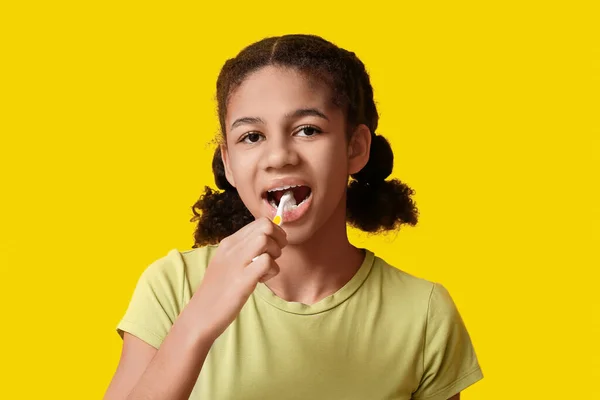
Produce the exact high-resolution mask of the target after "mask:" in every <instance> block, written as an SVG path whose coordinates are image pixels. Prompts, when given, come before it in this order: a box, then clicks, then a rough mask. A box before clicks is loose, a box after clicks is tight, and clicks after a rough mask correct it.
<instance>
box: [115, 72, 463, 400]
mask: <svg viewBox="0 0 600 400" xmlns="http://www.w3.org/2000/svg"><path fill="white" fill-rule="evenodd" d="M330 99H331V93H330V92H329V89H328V88H327V87H326V86H322V85H319V84H318V83H317V82H311V81H309V80H306V79H305V77H304V76H302V75H301V74H300V73H298V72H296V71H294V70H289V69H281V68H275V67H266V68H263V69H261V70H259V71H256V72H255V73H254V74H252V75H251V76H249V77H248V78H247V79H246V80H245V81H244V83H243V84H242V85H241V86H240V87H239V88H238V89H237V90H236V91H235V92H234V93H233V95H232V97H231V99H230V102H229V104H228V110H227V116H226V120H227V126H228V127H231V125H232V123H233V122H234V121H236V120H238V119H239V118H243V117H259V118H260V119H261V120H262V122H257V121H254V122H253V123H251V124H250V123H245V124H238V125H237V126H236V127H235V128H233V129H229V128H228V129H227V133H226V136H227V137H226V143H225V144H224V145H223V146H222V154H223V161H224V164H225V169H226V175H227V179H228V180H229V182H230V183H231V184H232V185H233V186H235V187H236V188H237V189H238V192H239V194H240V196H241V198H242V200H243V201H244V203H245V204H246V206H247V207H248V209H249V210H250V212H251V213H252V214H253V215H254V216H255V217H256V218H257V221H254V222H253V223H252V224H249V225H248V226H246V227H244V228H242V229H241V230H240V231H238V232H236V233H235V234H234V235H232V237H229V238H227V239H225V241H226V243H224V242H225V241H224V242H222V243H221V244H222V246H220V253H219V254H220V256H219V257H216V256H215V259H214V260H212V261H211V263H215V262H216V263H217V264H219V265H217V266H214V265H213V266H211V267H210V268H208V271H207V275H206V277H205V279H204V282H203V287H202V289H199V290H198V291H197V292H196V293H195V294H194V296H193V297H192V299H191V300H190V303H189V304H188V305H187V306H186V308H185V309H184V311H183V312H182V313H181V315H180V316H179V317H178V319H177V321H176V322H175V324H174V325H173V328H172V329H171V331H170V332H169V334H168V335H167V337H166V338H165V340H164V342H163V344H162V345H161V347H160V350H157V349H155V348H154V347H152V346H150V345H149V344H147V343H145V342H144V341H142V340H141V339H139V338H137V337H135V336H133V335H131V334H129V333H127V332H125V334H124V341H123V350H122V354H121V358H120V360H119V366H118V368H117V371H116V373H115V376H114V377H113V380H112V381H111V384H110V385H109V388H108V389H107V393H106V394H105V397H104V398H105V399H124V398H128V399H138V398H144V399H146V398H157V399H163V398H164V399H186V398H188V397H189V394H190V392H191V390H192V387H193V385H194V384H195V381H196V378H197V376H198V373H199V372H200V370H201V367H202V364H203V363H204V360H205V357H206V355H207V353H208V351H209V350H210V347H211V345H212V342H213V341H214V340H215V337H216V336H217V334H212V333H207V332H204V329H199V327H201V326H206V327H208V326H211V327H214V326H215V325H218V324H221V325H223V326H221V327H220V329H219V330H218V331H219V332H221V331H222V330H223V329H224V327H225V326H226V325H228V324H229V323H230V322H231V320H232V319H233V318H235V315H237V313H238V312H239V308H240V307H241V305H240V304H234V305H231V304H229V303H231V302H234V303H235V299H237V298H240V295H239V293H237V292H239V291H240V290H242V289H243V290H247V291H251V289H253V288H254V287H255V284H256V282H257V281H258V280H259V278H260V277H261V276H262V277H263V278H265V277H266V278H267V279H265V282H266V281H267V280H268V282H266V283H268V286H269V288H270V289H271V290H272V291H273V292H274V293H275V294H277V295H278V296H279V297H281V298H283V299H285V300H287V301H297V302H302V303H305V304H313V303H316V302H318V301H319V300H321V299H322V298H324V297H326V296H328V295H330V294H332V293H334V292H336V291H337V290H339V289H340V288H341V287H342V286H343V285H344V284H345V283H347V282H348V280H350V279H351V278H352V276H354V274H355V273H356V271H357V269H358V268H359V267H360V265H361V263H362V261H363V259H364V254H363V253H362V252H361V251H359V249H357V248H356V247H354V246H352V245H351V244H350V243H349V241H348V237H347V234H346V222H345V211H346V197H345V187H346V184H347V181H348V176H349V175H350V174H353V173H355V172H358V171H360V170H361V169H362V168H363V167H364V166H365V164H366V163H367V161H368V158H369V148H370V144H371V133H370V132H369V129H368V128H367V127H366V126H365V125H359V126H358V127H356V128H355V129H354V130H353V135H352V137H351V139H350V141H348V140H347V138H346V124H345V117H344V114H343V111H342V110H340V109H339V108H337V107H335V106H334V105H332V104H331V102H330ZM307 108H314V109H318V110H320V111H321V112H322V113H323V114H324V115H325V116H326V119H325V118H321V117H318V116H314V115H304V116H302V117H296V118H285V117H284V116H285V115H286V114H288V113H290V112H294V111H296V110H298V109H307ZM246 121H247V120H246ZM306 125H310V126H311V127H314V128H315V129H316V130H312V129H305V130H302V129H301V128H302V127H303V126H306ZM248 132H255V133H256V135H254V136H253V137H252V139H250V140H246V142H244V141H242V142H240V140H239V139H240V138H242V137H243V136H244V135H246V134H247V133H248ZM319 132H322V133H319ZM313 134H314V137H312V135H313ZM254 141H256V142H257V143H252V142H254ZM287 176H294V177H301V178H302V179H305V180H306V181H307V182H308V183H309V184H310V187H311V188H312V190H313V196H314V198H313V204H312V206H311V209H310V210H309V212H308V213H307V214H306V215H305V216H304V217H302V219H301V220H298V221H297V222H290V223H288V224H285V223H284V225H283V226H282V228H283V229H284V230H285V236H284V232H283V231H279V232H278V229H280V228H279V227H277V226H276V225H273V224H272V223H271V222H269V221H267V220H265V218H264V217H265V216H266V215H264V214H265V207H264V205H263V204H262V202H263V200H262V192H263V191H264V190H265V189H266V188H267V187H268V186H269V182H271V181H272V180H274V179H278V178H282V177H287ZM259 218H260V220H259ZM268 232H270V233H268ZM265 233H267V236H268V237H269V238H270V239H269V241H268V243H270V246H267V247H270V248H271V250H270V251H268V253H269V254H270V256H269V254H267V253H265V254H262V255H261V256H260V259H259V261H257V262H255V263H252V264H250V265H249V266H245V267H242V264H243V262H242V261H243V260H247V259H248V258H249V257H250V256H251V255H254V254H245V252H247V253H249V252H252V251H254V250H255V249H256V248H258V247H257V245H256V243H253V240H254V241H256V240H259V241H260V240H263V239H264V238H265V237H267V236H265ZM233 236H235V238H233ZM286 237H287V240H286ZM273 239H278V240H276V241H277V242H278V243H277V244H275V241H274V240H273ZM252 244H254V246H253V245H252ZM280 252H281V253H280ZM261 259H262V261H260V260H261ZM267 259H268V262H267V261H266V260H267ZM275 259H276V260H277V264H276V265H275V264H274V261H273V260H275ZM244 262H245V261H244ZM211 265H212V264H211ZM244 265H245V264H244ZM213 267H214V268H213ZM242 275H244V276H243V277H242ZM231 282H234V283H235V284H231ZM266 283H265V284H266ZM240 287H242V289H240ZM244 288H245V289H244ZM230 290H231V291H232V292H230ZM248 295H249V292H248V293H245V294H244V296H243V297H242V300H244V301H245V299H246V298H247V296H248ZM219 296H220V297H219ZM215 299H216V300H215ZM240 301H241V300H240ZM215 305H220V306H222V307H225V306H229V308H230V309H228V310H218V307H215ZM232 307H233V308H232ZM207 310H212V311H214V313H211V312H207ZM213 314H214V315H213ZM199 315H203V316H204V318H205V319H207V318H210V317H211V316H212V317H214V321H210V320H206V321H199V319H198V316H199ZM223 315H227V316H228V319H227V320H226V321H224V320H223ZM134 386H135V387H134ZM459 399H460V394H457V395H455V396H453V397H452V398H451V399H449V400H459Z"/></svg>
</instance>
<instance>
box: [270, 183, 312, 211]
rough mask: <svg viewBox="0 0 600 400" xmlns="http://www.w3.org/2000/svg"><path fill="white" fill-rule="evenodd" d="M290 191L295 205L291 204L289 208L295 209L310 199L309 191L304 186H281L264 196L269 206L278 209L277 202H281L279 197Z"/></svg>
mask: <svg viewBox="0 0 600 400" xmlns="http://www.w3.org/2000/svg"><path fill="white" fill-rule="evenodd" d="M290 190H291V191H292V193H293V194H294V200H295V202H296V204H292V205H291V208H292V209H294V208H297V207H299V206H300V205H301V204H302V203H304V202H305V201H306V199H308V198H309V197H310V194H311V189H310V188H309V187H308V186H304V185H295V186H283V187H278V188H274V189H271V190H269V191H267V192H266V194H265V196H266V198H267V201H268V202H269V204H271V205H272V206H273V207H274V208H277V207H279V202H280V201H281V197H282V196H283V194H284V193H285V192H288V191H290Z"/></svg>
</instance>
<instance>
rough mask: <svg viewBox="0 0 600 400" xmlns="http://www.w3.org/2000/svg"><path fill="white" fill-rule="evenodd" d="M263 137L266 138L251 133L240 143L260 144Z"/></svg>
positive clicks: (256, 133)
mask: <svg viewBox="0 0 600 400" xmlns="http://www.w3.org/2000/svg"><path fill="white" fill-rule="evenodd" d="M261 137H264V136H263V135H262V134H260V133H258V132H249V133H247V134H246V135H244V136H243V137H242V138H241V139H240V140H239V141H240V142H244V143H248V144H253V143H258V142H259V141H260V138H261Z"/></svg>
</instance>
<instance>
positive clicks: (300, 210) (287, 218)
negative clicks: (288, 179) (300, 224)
mask: <svg viewBox="0 0 600 400" xmlns="http://www.w3.org/2000/svg"><path fill="white" fill-rule="evenodd" d="M283 186H287V185H283ZM275 187H277V186H275ZM312 200H313V192H312V190H311V192H310V195H309V196H308V198H307V199H306V200H304V202H303V203H302V204H301V205H300V206H299V207H296V208H295V209H293V210H286V211H284V212H283V223H284V224H287V223H290V222H294V221H296V220H299V219H300V218H302V217H303V216H304V215H305V214H306V213H307V212H308V210H309V209H310V206H311V205H312ZM263 202H264V204H265V206H266V207H267V215H268V216H269V219H271V220H273V218H274V217H275V215H276V214H277V209H276V208H274V207H273V206H272V205H271V204H270V203H269V201H268V200H267V199H266V198H263Z"/></svg>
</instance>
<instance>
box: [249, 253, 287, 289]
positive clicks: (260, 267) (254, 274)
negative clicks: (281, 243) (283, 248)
mask: <svg viewBox="0 0 600 400" xmlns="http://www.w3.org/2000/svg"><path fill="white" fill-rule="evenodd" d="M243 273H244V274H245V275H246V276H247V277H248V278H249V279H251V280H252V281H253V282H259V281H260V280H261V279H264V277H269V279H270V278H272V277H273V276H275V275H277V274H278V273H279V266H278V265H277V264H276V263H275V261H274V260H273V258H271V256H270V255H269V254H268V253H263V254H261V255H259V256H258V257H257V258H256V261H254V262H253V263H251V264H250V265H248V266H247V267H246V268H244V272H243Z"/></svg>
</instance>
